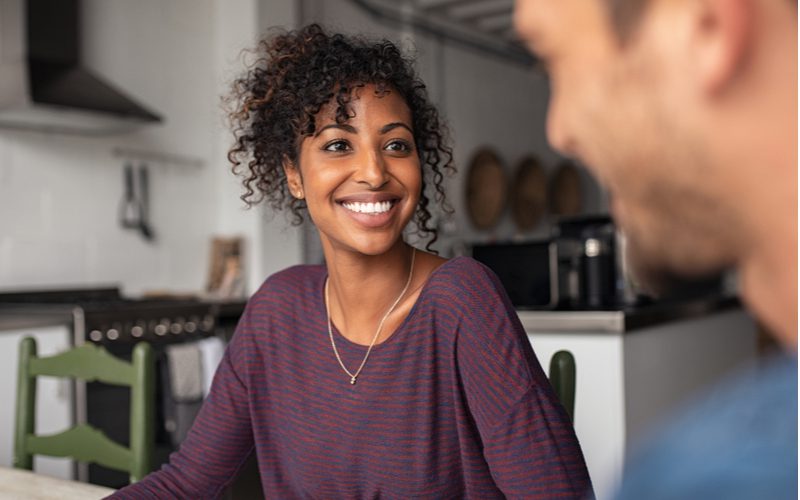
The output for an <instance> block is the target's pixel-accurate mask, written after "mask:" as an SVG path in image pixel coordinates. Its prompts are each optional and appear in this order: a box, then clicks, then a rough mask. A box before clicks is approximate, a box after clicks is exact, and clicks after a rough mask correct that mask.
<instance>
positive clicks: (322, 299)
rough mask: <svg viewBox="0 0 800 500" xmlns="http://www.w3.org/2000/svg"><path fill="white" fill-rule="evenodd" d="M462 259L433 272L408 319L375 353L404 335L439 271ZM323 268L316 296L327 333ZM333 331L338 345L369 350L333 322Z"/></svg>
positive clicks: (377, 346)
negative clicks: (345, 334) (349, 337)
mask: <svg viewBox="0 0 800 500" xmlns="http://www.w3.org/2000/svg"><path fill="white" fill-rule="evenodd" d="M461 258H462V256H458V257H453V258H451V259H448V260H447V261H446V262H444V263H443V264H442V265H441V266H439V267H437V268H436V269H434V270H433V272H432V273H431V274H430V275H429V276H428V279H427V280H425V283H424V284H423V285H422V289H421V290H420V292H419V296H418V297H417V300H415V301H414V304H413V305H412V306H411V310H410V311H408V314H407V315H406V317H405V318H403V321H401V322H400V324H399V325H398V326H397V328H395V329H394V331H393V332H392V333H391V335H389V337H388V338H386V340H384V341H383V342H379V343H376V344H375V345H374V346H372V350H373V351H375V350H378V349H380V348H381V347H382V346H384V345H387V344H389V343H390V342H392V341H393V339H394V338H396V337H399V336H400V335H398V334H401V333H404V331H405V329H406V325H408V323H409V322H410V321H411V320H412V319H413V317H414V316H415V314H416V312H417V309H419V307H420V305H419V304H420V303H421V302H422V301H423V299H424V298H425V297H426V295H427V294H428V290H429V288H430V284H431V282H432V281H433V280H434V278H435V277H436V275H437V274H438V273H439V271H440V270H442V269H443V268H445V267H447V266H448V265H450V263H451V262H454V261H456V260H460V259H461ZM322 267H323V270H324V271H323V273H322V279H321V280H320V282H319V283H318V284H317V294H316V295H317V302H318V303H319V305H320V306H321V307H322V311H323V318H324V319H323V321H325V323H326V324H325V331H327V330H328V325H327V322H328V314H327V309H326V308H325V281H326V280H327V279H328V268H327V266H325V265H323V266H322ZM331 331H332V332H333V336H334V337H335V341H336V342H337V343H344V344H346V345H348V346H349V348H357V349H361V350H366V349H368V348H369V346H368V345H363V344H359V343H357V342H353V341H352V340H350V339H348V338H347V337H345V336H344V335H342V333H341V332H340V331H339V329H338V328H337V327H336V324H335V323H334V322H333V321H331Z"/></svg>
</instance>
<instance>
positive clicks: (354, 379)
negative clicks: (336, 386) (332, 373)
mask: <svg viewBox="0 0 800 500" xmlns="http://www.w3.org/2000/svg"><path fill="white" fill-rule="evenodd" d="M350 385H356V378H355V377H350Z"/></svg>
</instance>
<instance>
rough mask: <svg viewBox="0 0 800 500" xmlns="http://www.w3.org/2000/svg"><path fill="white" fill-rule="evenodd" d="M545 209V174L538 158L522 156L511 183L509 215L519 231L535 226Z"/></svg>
mask: <svg viewBox="0 0 800 500" xmlns="http://www.w3.org/2000/svg"><path fill="white" fill-rule="evenodd" d="M546 211H547V176H546V175H545V173H544V168H542V165H541V163H539V160H538V159H537V158H535V157H533V156H528V157H526V158H523V159H522V161H520V162H519V165H518V166H517V170H516V172H515V173H514V181H513V183H512V184H511V216H512V217H513V218H514V223H515V224H516V225H517V229H519V230H520V231H528V230H530V229H533V228H534V227H536V225H537V224H538V223H539V221H540V220H541V219H542V216H544V214H545V212H546Z"/></svg>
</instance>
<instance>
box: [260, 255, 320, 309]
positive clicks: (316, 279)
mask: <svg viewBox="0 0 800 500" xmlns="http://www.w3.org/2000/svg"><path fill="white" fill-rule="evenodd" d="M326 275H327V271H326V269H325V266H322V265H307V264H301V265H296V266H291V267H287V268H286V269H284V270H282V271H278V272H276V273H275V274H272V275H271V276H270V277H268V278H267V279H266V280H265V281H264V283H263V284H262V285H261V286H260V287H259V289H258V290H257V291H256V292H255V293H254V294H253V296H252V297H251V298H250V301H249V302H251V303H253V302H261V301H273V300H275V299H277V298H281V299H290V298H297V297H303V296H308V295H312V294H314V293H315V292H316V291H317V289H318V288H319V287H321V286H322V284H323V283H324V280H325V276H326Z"/></svg>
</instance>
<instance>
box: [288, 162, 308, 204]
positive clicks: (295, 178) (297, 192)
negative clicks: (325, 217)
mask: <svg viewBox="0 0 800 500" xmlns="http://www.w3.org/2000/svg"><path fill="white" fill-rule="evenodd" d="M283 172H284V173H285V174H286V182H287V184H288V185H289V192H290V193H292V196H294V197H295V198H297V199H298V200H302V199H303V198H304V197H305V194H304V193H303V177H302V176H301V175H300V169H299V168H298V167H297V166H296V165H295V164H294V163H293V162H292V161H291V160H290V159H288V158H286V157H284V159H283Z"/></svg>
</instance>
